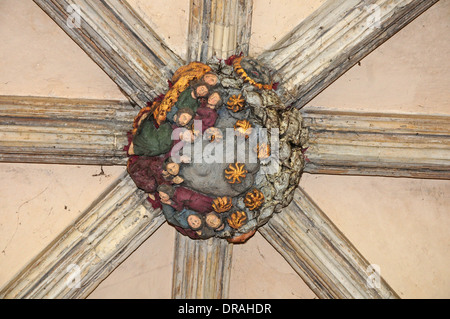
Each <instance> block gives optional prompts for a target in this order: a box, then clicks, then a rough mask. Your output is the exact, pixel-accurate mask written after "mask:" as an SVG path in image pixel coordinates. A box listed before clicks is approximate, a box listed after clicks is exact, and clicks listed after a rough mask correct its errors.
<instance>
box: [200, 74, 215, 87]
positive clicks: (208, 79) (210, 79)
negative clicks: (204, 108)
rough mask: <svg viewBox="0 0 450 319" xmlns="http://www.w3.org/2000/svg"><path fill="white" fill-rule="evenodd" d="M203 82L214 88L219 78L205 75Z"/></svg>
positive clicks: (213, 75)
mask: <svg viewBox="0 0 450 319" xmlns="http://www.w3.org/2000/svg"><path fill="white" fill-rule="evenodd" d="M203 81H204V82H205V83H206V84H208V85H210V86H214V85H216V84H217V82H218V81H219V78H218V77H217V75H215V74H213V73H207V74H205V75H204V76H203Z"/></svg>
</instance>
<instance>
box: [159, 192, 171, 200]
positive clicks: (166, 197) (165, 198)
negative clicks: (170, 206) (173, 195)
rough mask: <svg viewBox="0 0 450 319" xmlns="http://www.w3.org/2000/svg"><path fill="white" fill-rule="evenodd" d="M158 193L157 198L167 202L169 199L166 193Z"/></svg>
mask: <svg viewBox="0 0 450 319" xmlns="http://www.w3.org/2000/svg"><path fill="white" fill-rule="evenodd" d="M158 193H159V198H160V199H161V201H163V202H167V201H168V200H169V199H170V197H169V195H167V194H166V193H164V192H158Z"/></svg>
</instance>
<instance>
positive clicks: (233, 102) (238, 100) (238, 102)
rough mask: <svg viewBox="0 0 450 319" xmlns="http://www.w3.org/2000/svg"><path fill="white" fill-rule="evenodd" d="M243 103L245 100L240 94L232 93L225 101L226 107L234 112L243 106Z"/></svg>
mask: <svg viewBox="0 0 450 319" xmlns="http://www.w3.org/2000/svg"><path fill="white" fill-rule="evenodd" d="M244 104H245V100H244V99H243V98H242V95H241V94H239V95H238V96H236V95H233V96H232V97H230V99H229V100H228V102H227V105H228V106H227V108H228V109H229V110H232V111H233V112H234V113H236V112H239V111H240V110H242V109H243V108H244Z"/></svg>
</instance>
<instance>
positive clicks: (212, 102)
mask: <svg viewBox="0 0 450 319" xmlns="http://www.w3.org/2000/svg"><path fill="white" fill-rule="evenodd" d="M219 101H220V95H219V93H217V92H214V93H213V94H211V95H210V96H209V97H208V107H210V108H212V109H213V108H214V107H215V106H216V105H217V103H219Z"/></svg>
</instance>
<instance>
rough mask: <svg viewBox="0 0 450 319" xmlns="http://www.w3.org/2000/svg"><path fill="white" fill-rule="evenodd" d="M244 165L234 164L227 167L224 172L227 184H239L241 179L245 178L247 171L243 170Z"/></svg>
mask: <svg viewBox="0 0 450 319" xmlns="http://www.w3.org/2000/svg"><path fill="white" fill-rule="evenodd" d="M244 166H245V165H244V164H239V163H235V164H234V166H233V164H230V165H228V169H226V170H225V178H226V179H228V183H230V184H234V183H236V182H237V183H241V182H242V181H241V178H245V177H246V176H247V173H248V171H247V170H246V169H244Z"/></svg>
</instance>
